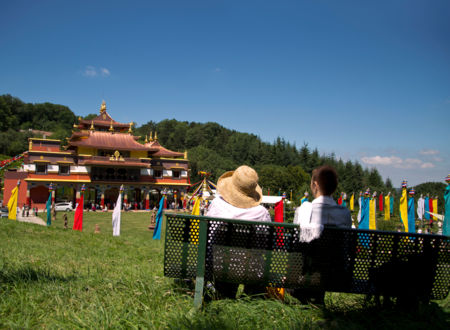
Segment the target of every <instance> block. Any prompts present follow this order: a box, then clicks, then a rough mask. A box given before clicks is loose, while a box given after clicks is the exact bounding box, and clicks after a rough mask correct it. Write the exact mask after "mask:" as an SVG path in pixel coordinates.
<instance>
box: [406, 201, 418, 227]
mask: <svg viewBox="0 0 450 330" xmlns="http://www.w3.org/2000/svg"><path fill="white" fill-rule="evenodd" d="M414 213H415V212H414V197H410V198H409V200H408V232H410V233H415V232H416V216H415V214H414Z"/></svg>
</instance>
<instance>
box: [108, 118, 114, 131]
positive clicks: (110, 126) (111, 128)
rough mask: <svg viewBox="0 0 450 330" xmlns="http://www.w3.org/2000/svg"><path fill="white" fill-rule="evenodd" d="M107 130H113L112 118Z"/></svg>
mask: <svg viewBox="0 0 450 330" xmlns="http://www.w3.org/2000/svg"><path fill="white" fill-rule="evenodd" d="M109 131H110V132H114V127H113V124H112V119H111V125H109Z"/></svg>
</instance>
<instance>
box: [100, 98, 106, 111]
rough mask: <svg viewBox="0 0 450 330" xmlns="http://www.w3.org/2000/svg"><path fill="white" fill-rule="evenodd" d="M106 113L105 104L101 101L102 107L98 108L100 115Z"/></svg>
mask: <svg viewBox="0 0 450 330" xmlns="http://www.w3.org/2000/svg"><path fill="white" fill-rule="evenodd" d="M105 111H106V102H105V100H103V102H102V105H101V106H100V113H103V112H105Z"/></svg>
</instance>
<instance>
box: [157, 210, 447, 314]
mask: <svg viewBox="0 0 450 330" xmlns="http://www.w3.org/2000/svg"><path fill="white" fill-rule="evenodd" d="M299 236H300V229H299V227H298V226H297V225H294V224H288V223H275V222H253V221H243V220H231V219H218V218H208V217H203V216H191V215H180V214H170V213H168V214H166V233H165V248H164V275H165V276H167V277H171V278H180V279H192V278H195V279H196V287H195V297H194V306H195V307H200V306H201V304H202V301H203V289H204V285H205V283H206V281H212V282H214V281H221V282H228V283H242V284H253V285H254V284H257V285H261V286H269V287H283V288H291V289H299V288H302V289H312V290H322V291H330V292H348V293H359V294H374V295H383V296H391V297H402V298H405V299H420V300H422V301H429V300H430V299H444V298H446V297H447V295H448V292H449V283H450V253H449V252H450V237H447V236H440V235H427V234H410V233H397V232H382V231H375V230H357V229H342V228H335V227H326V228H325V229H324V230H323V232H322V235H321V236H320V238H319V239H316V240H314V241H312V242H311V243H303V242H300V240H299Z"/></svg>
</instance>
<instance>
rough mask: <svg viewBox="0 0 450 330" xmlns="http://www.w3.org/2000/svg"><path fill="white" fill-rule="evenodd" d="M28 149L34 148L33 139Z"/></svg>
mask: <svg viewBox="0 0 450 330" xmlns="http://www.w3.org/2000/svg"><path fill="white" fill-rule="evenodd" d="M28 149H29V150H31V149H33V141H31V140H30V143H29V144H28Z"/></svg>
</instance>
